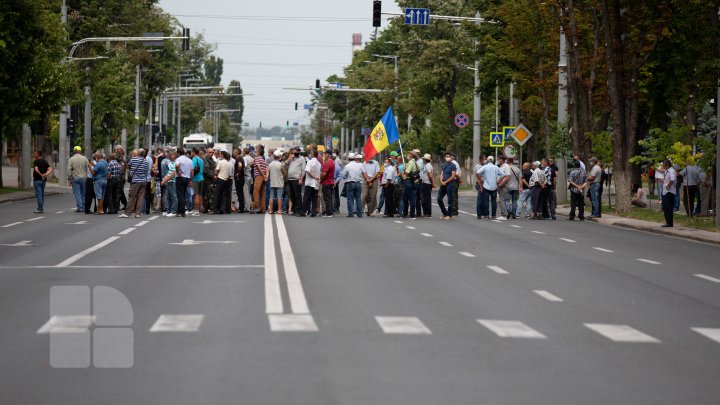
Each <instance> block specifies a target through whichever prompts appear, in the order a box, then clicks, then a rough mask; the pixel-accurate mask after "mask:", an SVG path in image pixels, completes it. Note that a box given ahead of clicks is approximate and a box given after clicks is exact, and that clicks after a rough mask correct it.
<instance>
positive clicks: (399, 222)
mask: <svg viewBox="0 0 720 405" xmlns="http://www.w3.org/2000/svg"><path fill="white" fill-rule="evenodd" d="M395 223H396V224H402V223H403V221H395Z"/></svg>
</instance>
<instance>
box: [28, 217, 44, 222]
mask: <svg viewBox="0 0 720 405" xmlns="http://www.w3.org/2000/svg"><path fill="white" fill-rule="evenodd" d="M43 218H45V217H35V218H30V219H26V220H25V222H32V221H37V220H39V219H43Z"/></svg>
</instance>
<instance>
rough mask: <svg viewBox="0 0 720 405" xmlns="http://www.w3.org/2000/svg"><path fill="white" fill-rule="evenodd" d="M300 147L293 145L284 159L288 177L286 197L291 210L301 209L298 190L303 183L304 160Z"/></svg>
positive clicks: (300, 197) (300, 196) (300, 195)
mask: <svg viewBox="0 0 720 405" xmlns="http://www.w3.org/2000/svg"><path fill="white" fill-rule="evenodd" d="M301 150H302V149H301V148H300V147H299V146H298V147H295V149H293V150H292V154H290V155H289V156H288V158H287V159H286V160H285V170H286V171H287V176H288V177H287V179H288V198H289V199H290V201H291V202H292V206H293V212H294V211H295V210H297V211H301V207H302V194H301V192H300V186H301V184H302V183H303V180H304V179H303V175H304V174H305V166H306V164H307V163H306V162H305V159H303V158H302V157H301V156H300V152H301Z"/></svg>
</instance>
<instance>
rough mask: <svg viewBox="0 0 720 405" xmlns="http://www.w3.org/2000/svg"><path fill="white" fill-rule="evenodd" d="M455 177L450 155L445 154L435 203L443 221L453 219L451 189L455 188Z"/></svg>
mask: <svg viewBox="0 0 720 405" xmlns="http://www.w3.org/2000/svg"><path fill="white" fill-rule="evenodd" d="M456 176H457V167H456V166H455V163H453V156H452V153H450V152H447V153H445V164H444V165H443V166H442V175H441V176H440V190H439V191H438V196H437V202H438V205H439V206H440V211H441V212H442V215H443V216H442V218H441V219H443V220H446V221H449V220H451V219H452V217H453V209H452V207H453V195H454V194H453V187H454V186H455V177H456ZM446 195H447V198H448V207H447V209H446V208H445V203H444V202H443V199H444V198H445V196H446Z"/></svg>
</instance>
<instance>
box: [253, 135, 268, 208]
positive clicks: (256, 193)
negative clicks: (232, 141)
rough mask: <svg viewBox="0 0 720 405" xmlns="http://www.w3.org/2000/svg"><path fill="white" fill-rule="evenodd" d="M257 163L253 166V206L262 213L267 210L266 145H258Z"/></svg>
mask: <svg viewBox="0 0 720 405" xmlns="http://www.w3.org/2000/svg"><path fill="white" fill-rule="evenodd" d="M255 149H256V150H257V156H255V165H254V166H253V178H254V179H255V181H254V186H253V203H252V208H253V209H254V210H255V212H256V213H258V214H262V213H264V211H265V184H266V183H267V177H266V172H267V165H266V164H265V158H264V157H263V155H264V154H265V147H264V146H263V145H258V146H257V147H256V148H255Z"/></svg>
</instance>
